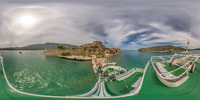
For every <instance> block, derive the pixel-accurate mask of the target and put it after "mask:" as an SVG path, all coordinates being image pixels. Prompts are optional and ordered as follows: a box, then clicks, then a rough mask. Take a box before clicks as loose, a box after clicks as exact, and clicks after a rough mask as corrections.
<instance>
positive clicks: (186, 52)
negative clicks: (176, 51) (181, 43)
mask: <svg viewBox="0 0 200 100" xmlns="http://www.w3.org/2000/svg"><path fill="white" fill-rule="evenodd" d="M189 44H190V41H189V39H188V41H187V45H186V51H185V54H186V55H187V54H188V46H189Z"/></svg>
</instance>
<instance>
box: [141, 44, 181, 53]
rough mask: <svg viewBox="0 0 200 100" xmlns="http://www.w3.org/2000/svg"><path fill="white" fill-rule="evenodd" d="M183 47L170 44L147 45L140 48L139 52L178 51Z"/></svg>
mask: <svg viewBox="0 0 200 100" xmlns="http://www.w3.org/2000/svg"><path fill="white" fill-rule="evenodd" d="M184 50H185V49H184V48H181V47H174V46H171V45H167V46H156V47H148V48H140V49H139V50H138V51H139V52H179V51H184Z"/></svg>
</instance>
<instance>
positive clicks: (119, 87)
mask: <svg viewBox="0 0 200 100" xmlns="http://www.w3.org/2000/svg"><path fill="white" fill-rule="evenodd" d="M142 75H143V73H141V72H136V73H134V74H133V75H131V76H130V77H128V78H126V79H125V80H121V81H118V80H114V81H113V82H112V83H111V82H109V81H107V82H105V87H106V90H107V92H108V93H109V94H110V95H111V96H117V95H123V94H127V93H129V92H130V91H132V90H133V89H135V87H131V86H132V85H133V84H134V83H135V82H136V81H137V80H138V79H139V78H140V77H142Z"/></svg>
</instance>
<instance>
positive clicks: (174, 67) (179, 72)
mask: <svg viewBox="0 0 200 100" xmlns="http://www.w3.org/2000/svg"><path fill="white" fill-rule="evenodd" d="M179 67H180V66H177V65H172V66H170V63H168V64H166V66H165V67H164V68H165V69H166V70H167V71H168V72H170V71H173V70H175V69H177V68H179ZM183 72H185V69H183V68H180V69H178V70H176V71H174V72H171V74H173V75H174V76H179V75H181V74H182V73H183Z"/></svg>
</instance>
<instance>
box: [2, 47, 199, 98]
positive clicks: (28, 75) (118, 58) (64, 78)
mask: <svg viewBox="0 0 200 100" xmlns="http://www.w3.org/2000/svg"><path fill="white" fill-rule="evenodd" d="M19 52H20V51H0V53H1V54H2V55H3V57H4V67H5V71H6V75H7V77H8V80H9V81H10V83H11V84H12V85H13V86H14V87H15V88H16V89H18V90H20V91H23V92H27V93H33V94H41V95H51V96H68V95H69V96H71V95H79V94H83V93H86V92H88V91H90V90H91V89H92V88H93V87H94V85H95V83H96V82H97V77H96V75H95V74H94V73H93V70H92V64H91V62H90V61H74V60H67V59H62V58H58V57H53V56H44V55H41V54H40V53H42V52H43V51H42V50H33V51H31V50H30V51H21V52H22V54H20V53H19ZM195 53H197V54H199V53H200V51H195ZM172 54H174V53H145V52H138V51H126V50H124V51H122V54H121V55H115V56H113V57H111V58H110V59H109V60H108V61H109V62H117V64H118V65H119V66H121V67H124V68H126V69H131V68H144V67H145V65H146V63H147V62H148V61H149V60H150V58H151V56H162V55H172ZM199 62H200V61H199ZM199 62H198V65H200V64H199ZM0 79H1V80H0V83H1V84H0V85H1V86H0V97H3V98H4V99H7V100H10V99H20V98H26V99H27V98H29V97H26V96H19V94H15V93H13V91H11V90H10V89H9V88H8V86H7V85H6V83H5V80H4V78H3V74H2V69H1V76H0ZM163 97H164V98H163ZM182 97H184V98H182ZM30 98H35V97H30ZM134 98H135V99H137V100H141V99H151V100H155V99H159V100H160V99H161V98H163V99H167V98H168V99H170V98H171V99H172V98H176V99H181V98H182V99H181V100H186V98H187V99H189V98H192V99H195V100H198V99H200V66H197V68H196V70H195V72H194V73H192V74H191V77H190V78H189V80H188V81H187V82H186V83H184V84H183V85H181V86H179V87H177V88H169V87H166V86H164V85H163V84H162V83H161V82H160V81H159V80H158V79H157V77H156V75H155V72H154V70H153V68H152V66H151V65H150V66H149V68H148V70H147V73H146V75H145V80H144V83H143V86H142V89H141V91H140V93H139V94H138V95H136V96H132V97H126V98H123V99H129V100H130V99H134ZM36 99H38V98H36ZM42 99H44V98H42ZM119 99H120V98H119Z"/></svg>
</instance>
